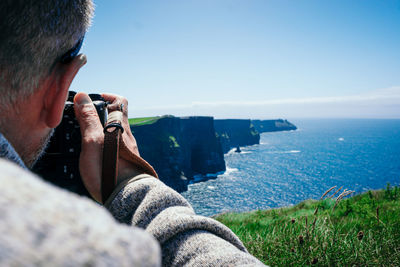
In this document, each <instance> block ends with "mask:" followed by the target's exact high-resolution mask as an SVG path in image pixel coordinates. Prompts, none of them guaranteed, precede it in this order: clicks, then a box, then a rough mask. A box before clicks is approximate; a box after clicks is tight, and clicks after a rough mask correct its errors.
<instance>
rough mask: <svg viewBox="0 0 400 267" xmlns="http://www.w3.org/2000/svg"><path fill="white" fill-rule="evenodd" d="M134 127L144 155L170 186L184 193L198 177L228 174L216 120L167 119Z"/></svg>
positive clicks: (152, 120) (141, 152)
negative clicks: (219, 173)
mask: <svg viewBox="0 0 400 267" xmlns="http://www.w3.org/2000/svg"><path fill="white" fill-rule="evenodd" d="M147 121H148V122H149V123H147V124H146V121H145V123H144V124H143V120H142V121H140V123H138V124H139V125H135V124H133V125H131V130H132V132H133V134H134V136H135V138H136V141H137V144H138V147H139V151H140V154H141V156H142V157H143V158H144V159H145V160H147V161H148V162H149V163H150V164H151V165H152V166H153V167H154V168H155V170H156V171H157V173H158V175H159V176H160V179H161V180H162V181H163V182H164V183H166V184H167V185H168V186H170V187H172V188H174V189H175V190H177V191H179V192H182V191H185V190H187V185H188V183H189V180H191V179H193V177H194V176H195V175H199V174H200V175H205V174H208V173H217V172H222V171H225V160H224V155H223V152H222V149H221V144H220V142H219V141H218V139H217V137H216V136H215V129H214V119H213V118H212V117H184V118H177V117H173V116H163V117H160V118H157V119H154V118H150V119H147Z"/></svg>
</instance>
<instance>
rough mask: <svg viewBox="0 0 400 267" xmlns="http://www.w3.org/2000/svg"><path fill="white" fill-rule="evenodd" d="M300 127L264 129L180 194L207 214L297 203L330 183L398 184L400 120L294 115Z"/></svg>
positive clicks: (356, 187)
mask: <svg viewBox="0 0 400 267" xmlns="http://www.w3.org/2000/svg"><path fill="white" fill-rule="evenodd" d="M291 122H292V123H294V124H295V125H296V126H297V127H298V130H296V131H286V132H271V133H263V134H261V140H260V144H259V145H253V146H248V147H242V148H241V150H242V152H241V153H236V152H234V149H233V150H231V151H230V152H229V153H227V154H225V161H226V165H227V171H226V172H225V173H223V174H221V175H218V176H217V177H216V178H213V179H208V180H207V179H205V180H204V181H202V182H197V183H193V184H190V185H189V188H188V190H187V191H185V192H183V193H182V195H183V196H184V197H185V198H186V199H187V200H188V201H189V202H190V203H191V205H192V206H193V208H194V209H195V211H196V213H198V214H201V215H204V216H212V215H215V214H219V213H223V212H229V211H236V212H242V211H251V210H258V209H271V208H277V207H284V206H291V205H295V204H297V203H299V202H301V201H303V200H306V199H319V198H320V197H321V195H322V194H323V193H324V192H325V191H326V190H327V189H329V188H330V187H332V186H337V187H341V186H343V189H348V190H353V191H355V193H354V194H358V193H362V192H366V191H368V190H374V189H381V188H385V187H386V186H387V185H388V184H390V185H391V186H394V185H400V120H381V119H324V120H320V119H308V120H291Z"/></svg>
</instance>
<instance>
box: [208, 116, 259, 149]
mask: <svg viewBox="0 0 400 267" xmlns="http://www.w3.org/2000/svg"><path fill="white" fill-rule="evenodd" d="M214 127H215V131H216V135H217V138H218V139H219V141H220V142H221V146H222V151H223V152H224V153H227V152H228V151H229V150H230V149H231V148H234V147H240V146H249V145H255V144H259V143H260V134H259V133H258V132H257V131H256V129H255V128H254V126H253V125H252V123H251V121H250V120H239V119H227V120H214Z"/></svg>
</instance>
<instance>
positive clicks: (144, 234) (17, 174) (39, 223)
mask: <svg viewBox="0 0 400 267" xmlns="http://www.w3.org/2000/svg"><path fill="white" fill-rule="evenodd" d="M4 142H5V139H4V137H3V136H1V134H0V157H5V158H7V159H8V160H5V159H0V185H1V186H0V266H82V265H85V266H160V265H164V266H183V265H185V266H239V265H249V266H255V265H262V263H261V262H259V261H258V260H257V259H255V258H254V257H253V256H251V255H250V254H248V253H247V251H246V249H245V248H244V246H243V244H242V243H241V242H240V240H239V239H238V238H237V237H236V236H235V235H234V234H233V233H232V232H231V231H230V230H229V229H228V228H227V227H225V226H224V225H222V224H220V223H218V222H217V221H215V220H212V219H210V218H207V217H202V216H198V215H195V213H194V211H193V209H192V208H191V206H190V205H189V203H188V202H187V201H186V200H185V199H184V198H183V197H182V196H181V195H179V194H178V193H176V192H175V191H174V190H172V189H171V188H169V187H167V186H165V185H164V184H163V183H162V182H160V181H159V180H157V179H155V178H153V177H150V176H148V175H140V176H137V177H135V178H133V179H131V180H130V181H128V182H127V183H125V184H123V185H121V186H120V187H119V188H117V189H116V190H115V191H114V192H113V195H112V196H111V197H110V199H109V200H108V201H107V203H106V207H107V209H108V211H107V209H105V208H104V207H102V206H100V205H98V204H96V203H95V202H93V201H91V200H89V199H87V198H84V197H80V196H77V195H74V194H72V193H69V192H67V191H65V190H62V189H59V188H56V187H54V186H52V185H50V184H48V183H46V182H44V181H43V180H41V179H40V178H38V177H37V176H35V175H33V174H32V173H30V172H29V171H27V170H24V169H23V168H21V166H22V164H21V161H20V159H19V157H18V155H17V154H16V153H15V151H11V152H10V148H11V149H12V147H11V146H8V147H7V148H6V147H5V145H4ZM6 150H7V151H6ZM10 155H11V156H10ZM16 158H17V160H15V159H16ZM18 159H19V160H18ZM11 161H14V162H15V163H13V162H11ZM16 163H17V164H19V165H20V166H18V165H17V164H16Z"/></svg>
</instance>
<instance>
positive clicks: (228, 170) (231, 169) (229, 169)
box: [224, 166, 239, 175]
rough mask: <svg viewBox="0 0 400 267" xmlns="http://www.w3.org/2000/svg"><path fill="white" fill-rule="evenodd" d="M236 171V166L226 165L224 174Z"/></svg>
mask: <svg viewBox="0 0 400 267" xmlns="http://www.w3.org/2000/svg"><path fill="white" fill-rule="evenodd" d="M238 171H239V169H237V168H229V167H228V166H226V171H225V173H224V175H229V174H231V173H232V172H238Z"/></svg>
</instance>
